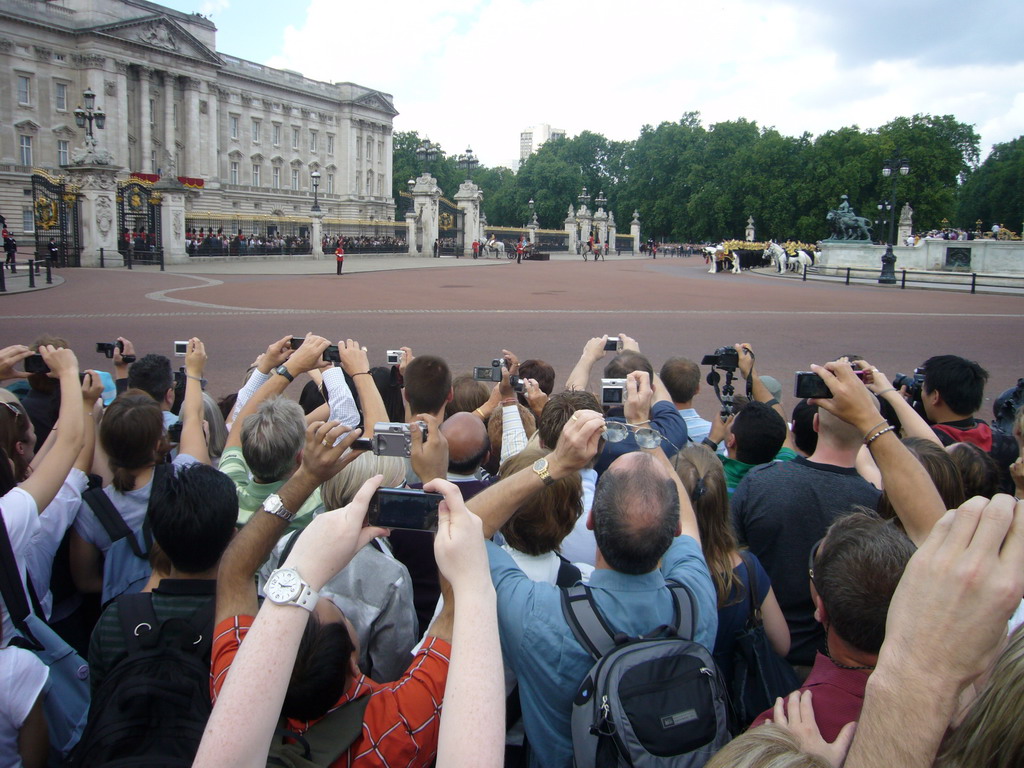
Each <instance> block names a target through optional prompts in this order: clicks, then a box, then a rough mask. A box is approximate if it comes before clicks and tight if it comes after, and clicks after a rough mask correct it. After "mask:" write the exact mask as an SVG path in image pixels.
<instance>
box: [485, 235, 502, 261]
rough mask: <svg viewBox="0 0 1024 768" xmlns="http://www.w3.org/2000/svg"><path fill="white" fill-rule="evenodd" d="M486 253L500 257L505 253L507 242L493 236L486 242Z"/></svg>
mask: <svg viewBox="0 0 1024 768" xmlns="http://www.w3.org/2000/svg"><path fill="white" fill-rule="evenodd" d="M484 255H493V256H496V257H497V258H499V259H500V258H501V257H502V256H504V255H505V244H504V243H503V242H501V240H498V239H497V238H494V237H492V238H491V239H490V240H488V241H487V242H486V243H484Z"/></svg>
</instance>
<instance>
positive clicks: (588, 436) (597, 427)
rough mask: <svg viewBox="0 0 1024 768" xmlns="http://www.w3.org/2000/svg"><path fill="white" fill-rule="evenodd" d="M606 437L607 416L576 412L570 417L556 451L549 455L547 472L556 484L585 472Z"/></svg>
mask: <svg viewBox="0 0 1024 768" xmlns="http://www.w3.org/2000/svg"><path fill="white" fill-rule="evenodd" d="M603 434H604V414H601V413H598V412H597V411H587V410H582V411H576V412H575V413H574V414H573V415H572V416H570V417H569V421H567V422H566V424H565V427H563V428H562V434H561V435H560V436H559V438H558V444H557V445H556V446H555V450H554V451H552V452H551V453H550V454H548V471H549V472H550V473H551V476H552V477H553V478H555V479H556V480H560V479H561V478H563V477H566V476H568V475H570V474H572V473H573V472H576V471H578V470H580V469H583V468H584V467H585V466H587V465H588V464H589V463H590V462H591V461H592V460H593V458H594V457H595V456H596V455H597V451H598V448H599V447H600V445H601V436H602V435H603Z"/></svg>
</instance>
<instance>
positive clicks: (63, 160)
mask: <svg viewBox="0 0 1024 768" xmlns="http://www.w3.org/2000/svg"><path fill="white" fill-rule="evenodd" d="M67 164H68V142H66V141H62V140H60V139H58V140H57V165H67Z"/></svg>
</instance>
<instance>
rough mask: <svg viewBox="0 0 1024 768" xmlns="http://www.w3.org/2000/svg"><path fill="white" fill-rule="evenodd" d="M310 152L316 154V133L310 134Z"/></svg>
mask: <svg viewBox="0 0 1024 768" xmlns="http://www.w3.org/2000/svg"><path fill="white" fill-rule="evenodd" d="M309 151H310V152H316V131H310V132H309Z"/></svg>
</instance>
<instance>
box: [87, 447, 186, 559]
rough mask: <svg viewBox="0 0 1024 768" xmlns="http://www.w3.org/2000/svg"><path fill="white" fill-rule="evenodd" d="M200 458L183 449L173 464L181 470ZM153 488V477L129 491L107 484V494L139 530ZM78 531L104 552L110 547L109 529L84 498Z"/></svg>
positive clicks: (130, 526)
mask: <svg viewBox="0 0 1024 768" xmlns="http://www.w3.org/2000/svg"><path fill="white" fill-rule="evenodd" d="M196 461H197V460H196V458H195V457H194V456H189V455H188V454H187V453H183V454H180V455H179V456H178V457H177V458H175V460H174V461H173V462H172V463H171V466H172V467H174V472H177V471H178V470H179V469H183V468H184V467H187V466H189V465H190V464H195V463H196ZM152 490H153V480H152V479H150V481H149V482H148V483H146V484H145V485H144V486H142V487H141V488H134V489H133V490H130V491H128V492H127V493H121V492H120V491H116V490H114V486H112V485H108V486H107V487H106V488H104V489H103V492H104V493H105V494H107V498H109V499H110V500H111V502H113V504H114V506H115V507H116V508H117V511H118V512H120V513H121V517H122V518H123V519H124V522H125V524H126V525H127V526H128V527H129V528H130V529H131V530H132V531H134V532H135V533H138V532H139V530H140V529H141V528H142V523H143V521H144V520H145V519H146V509H147V508H148V507H149V494H150V492H151V491H152ZM75 531H76V532H77V533H78V535H79V536H81V537H82V538H83V539H85V540H86V541H88V542H89V543H90V544H92V545H93V546H95V547H96V548H97V549H98V550H100V551H101V552H103V553H106V551H107V550H108V549H110V544H111V541H110V536H108V535H107V531H106V529H105V528H104V527H103V524H102V523H101V522H100V521H99V520H98V519H97V517H96V514H95V513H94V512H93V511H92V508H91V507H90V506H89V505H88V504H86V503H85V502H82V504H81V506H80V507H79V509H78V516H77V517H76V518H75Z"/></svg>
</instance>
